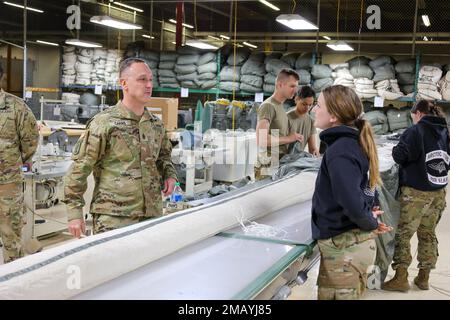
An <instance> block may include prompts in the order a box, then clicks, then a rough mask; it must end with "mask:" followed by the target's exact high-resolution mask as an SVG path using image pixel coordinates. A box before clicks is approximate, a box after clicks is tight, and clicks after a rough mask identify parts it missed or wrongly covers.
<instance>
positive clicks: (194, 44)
mask: <svg viewBox="0 0 450 320" xmlns="http://www.w3.org/2000/svg"><path fill="white" fill-rule="evenodd" d="M186 45H188V46H191V47H195V48H199V49H212V50H216V49H219V48H218V47H216V46H213V45H212V44H209V43H206V42H203V41H201V40H188V41H186Z"/></svg>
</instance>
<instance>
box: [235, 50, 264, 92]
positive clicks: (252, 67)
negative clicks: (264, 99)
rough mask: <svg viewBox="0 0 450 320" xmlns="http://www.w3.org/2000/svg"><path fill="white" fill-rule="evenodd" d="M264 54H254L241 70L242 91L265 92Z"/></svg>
mask: <svg viewBox="0 0 450 320" xmlns="http://www.w3.org/2000/svg"><path fill="white" fill-rule="evenodd" d="M264 59H265V55H264V53H262V52H260V53H254V54H252V55H250V57H249V58H248V59H247V61H245V63H244V64H243V65H242V68H241V85H240V89H241V91H245V92H263V83H264V75H265V74H266V69H265V66H264Z"/></svg>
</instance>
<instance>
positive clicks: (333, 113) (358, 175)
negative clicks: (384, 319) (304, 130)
mask: <svg viewBox="0 0 450 320" xmlns="http://www.w3.org/2000/svg"><path fill="white" fill-rule="evenodd" d="M362 110H363V108H362V103H361V100H360V99H359V97H358V96H357V95H356V93H355V92H354V91H353V90H352V89H350V88H347V87H344V86H341V85H337V86H332V87H329V88H326V89H325V90H323V91H322V93H321V94H320V96H319V99H318V103H317V105H316V106H315V107H314V112H315V123H314V125H315V126H316V127H318V128H320V129H323V130H324V131H322V132H321V133H320V139H321V140H322V141H323V142H324V143H326V144H327V150H326V151H325V154H324V156H323V159H322V164H321V167H320V171H319V174H318V176H317V180H316V188H315V191H314V196H313V200H312V233H313V238H314V239H316V240H317V243H318V246H319V250H320V254H321V260H320V269H319V277H318V280H317V284H318V286H319V289H318V299H319V300H330V299H339V300H341V299H358V298H359V297H360V296H361V294H362V293H363V292H364V290H365V288H366V283H367V271H368V268H369V267H371V266H372V265H373V263H374V261H375V256H376V244H375V240H374V239H375V238H376V236H377V234H381V233H384V232H388V231H390V230H391V229H390V227H388V226H386V225H385V224H383V223H381V222H378V219H377V216H378V215H380V214H382V211H379V210H378V209H375V207H374V201H375V187H376V186H377V184H379V183H380V174H379V171H378V157H377V150H376V145H375V141H374V138H373V133H372V129H371V126H370V124H369V123H368V122H367V121H366V120H364V119H362Z"/></svg>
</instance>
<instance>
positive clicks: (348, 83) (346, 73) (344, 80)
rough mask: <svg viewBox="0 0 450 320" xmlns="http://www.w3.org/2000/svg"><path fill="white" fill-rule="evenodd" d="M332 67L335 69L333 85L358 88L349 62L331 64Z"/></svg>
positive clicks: (332, 74) (332, 75)
mask: <svg viewBox="0 0 450 320" xmlns="http://www.w3.org/2000/svg"><path fill="white" fill-rule="evenodd" d="M330 68H331V70H333V72H332V73H331V77H332V78H333V80H334V82H333V85H338V84H339V85H342V86H344V87H349V88H352V89H353V90H355V89H356V87H355V83H354V78H353V76H352V75H351V73H350V69H349V64H348V63H347V62H345V63H339V64H330Z"/></svg>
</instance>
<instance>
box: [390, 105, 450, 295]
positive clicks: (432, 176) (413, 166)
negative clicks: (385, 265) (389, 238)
mask: <svg viewBox="0 0 450 320" xmlns="http://www.w3.org/2000/svg"><path fill="white" fill-rule="evenodd" d="M411 117H412V118H413V122H414V125H413V126H412V127H411V128H409V129H407V130H406V131H405V132H404V133H403V134H402V136H401V137H400V141H399V143H398V144H397V145H396V146H395V147H394V148H393V149H392V156H393V158H394V160H395V162H397V163H398V164H399V165H400V187H401V189H400V191H401V192H400V199H399V200H400V208H401V211H400V219H399V222H398V228H397V231H396V233H395V251H394V258H393V260H394V261H393V263H392V268H393V269H394V270H395V276H394V278H392V279H391V280H390V281H388V282H386V283H383V285H382V289H385V290H391V291H404V292H405V291H408V290H409V288H410V287H409V282H408V267H409V265H410V264H411V262H412V257H411V252H410V251H411V246H410V240H411V237H412V236H413V235H414V233H416V232H417V239H418V253H417V260H418V261H419V265H418V268H419V274H418V276H417V277H416V278H415V279H414V283H415V284H416V285H417V286H418V287H419V288H420V289H422V290H428V288H429V286H428V278H429V274H430V270H431V269H434V268H435V265H436V261H437V257H438V247H437V243H438V242H437V239H436V232H435V229H436V226H437V224H438V222H439V219H440V218H441V215H442V212H443V211H444V208H445V187H446V185H447V181H448V170H449V158H450V157H449V153H450V151H449V136H448V128H447V123H446V121H445V117H444V115H443V114H442V112H441V111H440V110H439V108H438V107H437V106H435V105H434V103H433V102H431V101H427V100H421V101H418V102H417V103H416V105H415V106H414V107H413V108H412V109H411Z"/></svg>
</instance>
